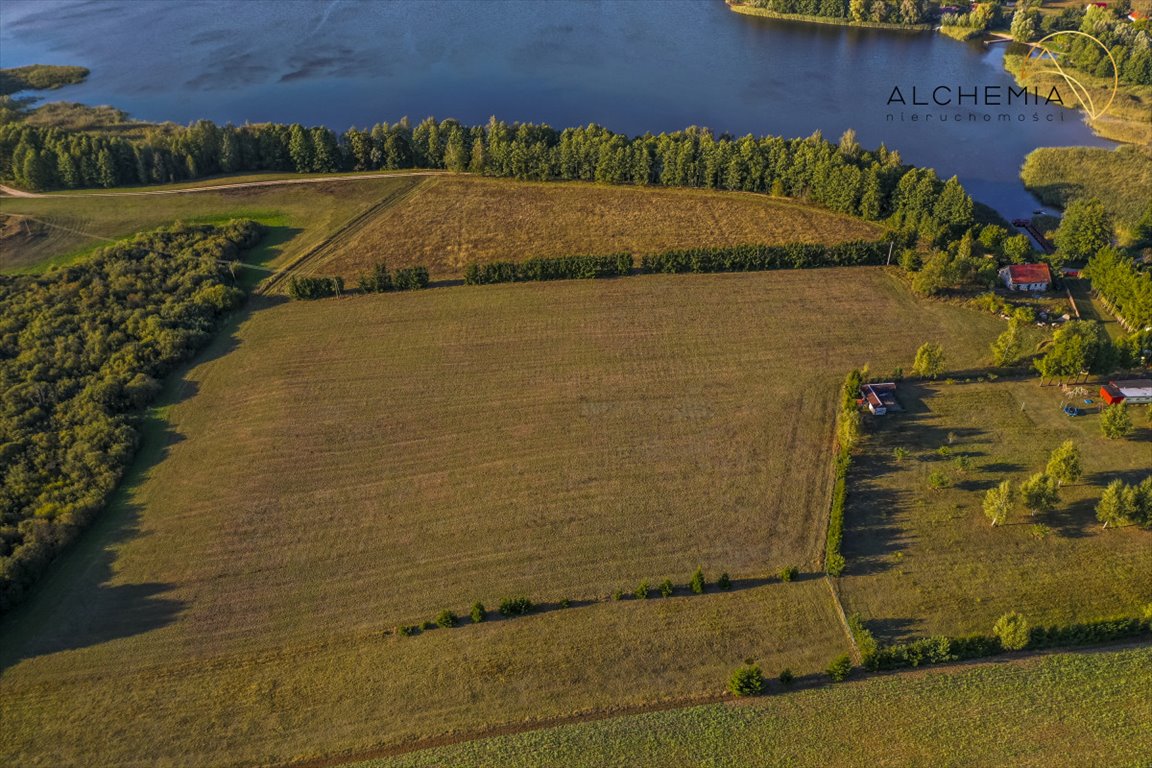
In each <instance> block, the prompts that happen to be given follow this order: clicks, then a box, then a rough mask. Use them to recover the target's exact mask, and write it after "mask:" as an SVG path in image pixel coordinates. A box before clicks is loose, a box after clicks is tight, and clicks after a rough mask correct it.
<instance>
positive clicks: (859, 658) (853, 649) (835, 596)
mask: <svg viewBox="0 0 1152 768" xmlns="http://www.w3.org/2000/svg"><path fill="white" fill-rule="evenodd" d="M824 583H825V584H827V585H828V591H829V592H830V593H831V594H832V603H833V604H834V605H835V606H836V618H838V619H839V620H840V626H841V628H843V630H844V636H845V637H847V638H848V649H849V651H850V653H851V654H852V663H853V664H855V665H856V666H858V667H859V666H862V665H863V664H864V656H863V655H862V654H861V653H860V646H858V645H856V638H855V637H853V635H852V627H850V626H848V615H847V614H846V613H844V605H843V604H842V603H841V602H840V595H839V593H837V591H836V586H835V585H834V584H833V583H832V577H831V576H829V575H828V574H824Z"/></svg>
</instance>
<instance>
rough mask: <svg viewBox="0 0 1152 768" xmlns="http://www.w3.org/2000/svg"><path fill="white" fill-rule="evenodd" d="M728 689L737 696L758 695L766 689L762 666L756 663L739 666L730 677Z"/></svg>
mask: <svg viewBox="0 0 1152 768" xmlns="http://www.w3.org/2000/svg"><path fill="white" fill-rule="evenodd" d="M728 690H729V691H731V692H732V693H733V694H735V695H736V696H758V695H759V694H760V693H761V692H763V690H764V675H763V674H762V673H761V672H760V667H759V666H757V665H755V664H746V665H744V666H742V667H737V668H736V670H735V671H734V672H732V675H731V677H729V678H728Z"/></svg>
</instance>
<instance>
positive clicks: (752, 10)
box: [724, 0, 934, 32]
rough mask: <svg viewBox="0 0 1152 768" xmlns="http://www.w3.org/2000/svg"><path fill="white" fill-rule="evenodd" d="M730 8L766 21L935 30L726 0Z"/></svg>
mask: <svg viewBox="0 0 1152 768" xmlns="http://www.w3.org/2000/svg"><path fill="white" fill-rule="evenodd" d="M724 1H725V3H726V4H727V5H728V8H729V9H731V10H733V11H735V12H736V13H742V14H744V15H745V16H759V17H761V18H765V19H779V20H781V21H800V22H805V23H808V24H830V25H832V26H837V27H857V28H860V29H888V30H894V31H896V32H930V31H932V30H933V29H934V27H933V25H932V24H890V23H888V22H884V21H852V20H851V19H841V18H837V17H833V16H807V15H804V14H799V13H777V12H776V11H769V10H768V9H766V8H756V7H753V6H750V5H744V4H742V3H737V2H733V0H724Z"/></svg>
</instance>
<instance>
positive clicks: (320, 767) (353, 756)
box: [273, 640, 1148, 768]
mask: <svg viewBox="0 0 1152 768" xmlns="http://www.w3.org/2000/svg"><path fill="white" fill-rule="evenodd" d="M1145 647H1148V642H1147V641H1143V640H1130V641H1128V642H1116V643H1111V644H1108V645H1099V646H1091V647H1087V648H1047V649H1044V650H1040V651H1025V652H1021V653H1013V654H1000V655H998V656H989V657H986V658H982V659H969V660H967V661H960V662H954V663H950V664H935V665H929V666H923V667H915V668H910V669H897V670H891V671H886V672H872V673H864V674H861V673H860V671H859V670H857V672H856V673H855V675H854V677H852V678H850V679H849V681H848V682H847V683H829V682H827V679H826V678H825V677H823V676H821V675H810V676H806V678H801V679H798V680H797V681H796V683H795V684H794V685H793V686H792V689H791V690H793V691H796V690H803V689H810V688H823V687H825V686H827V685H852V684H853V683H855V682H860V681H862V680H868V679H871V678H874V677H890V676H893V675H900V676H904V677H923V676H925V675H930V674H934V673H941V674H943V673H947V672H955V671H959V670H963V669H969V668H972V667H977V666H986V665H990V664H996V665H1000V666H1012V667H1018V666H1022V665H1024V664H1026V663H1027V662H1028V661H1030V660H1032V659H1035V658H1037V657H1043V656H1055V655H1058V654H1070V653H1075V654H1085V653H1099V652H1114V651H1123V650H1129V649H1133V648H1145ZM771 695H772V694H770V695H769V696H768V697H767V698H771ZM776 695H787V693H780V694H776ZM757 701H763V699H758V698H756V697H752V698H745V699H736V698H734V697H732V696H731V695H729V694H726V693H714V694H701V695H698V696H689V697H684V698H681V699H676V700H672V701H661V702H655V703H652V704H641V705H639V706H634V707H620V708H616V709H605V710H597V711H594V712H585V713H581V714H574V715H564V716H560V717H551V718H541V719H539V720H532V721H526V722H522V723H511V724H508V725H501V726H496V727H492V728H485V729H481V730H477V731H473V732H471V733H454V734H448V735H445V736H438V737H434V738H428V739H417V740H414V741H409V742H405V743H403V744H394V745H392V746H386V747H378V748H376V749H371V750H365V751H362V752H356V753H345V754H342V755H331V756H328V757H318V758H313V759H310V760H298V761H295V762H287V763H276V764H273V765H274V766H275V768H337V767H338V766H342V765H349V764H351V763H359V762H365V761H368V760H375V759H379V758H384V757H395V756H398V755H403V754H408V753H411V752H420V751H423V750H427V749H435V748H437V747H447V746H451V745H453V744H462V743H464V742H468V741H477V740H480V739H488V738H492V737H495V736H512V735H515V734H518V733H528V732H529V731H539V730H544V729H548V728H556V727H559V726H564V725H575V724H579V723H590V722H595V721H597V720H607V719H610V718H614V717H626V716H628V715H640V714H646V713H649V712H666V711H668V710H673V709H685V708H687V707H696V706H700V705H704V704H719V703H722V702H728V703H730V704H733V705H736V706H740V705H753V704H755V703H757Z"/></svg>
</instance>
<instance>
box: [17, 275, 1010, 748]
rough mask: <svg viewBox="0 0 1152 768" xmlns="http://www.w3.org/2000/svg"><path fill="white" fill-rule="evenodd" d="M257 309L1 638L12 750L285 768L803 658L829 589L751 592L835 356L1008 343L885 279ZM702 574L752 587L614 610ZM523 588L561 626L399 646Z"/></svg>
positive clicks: (804, 464) (671, 279)
mask: <svg viewBox="0 0 1152 768" xmlns="http://www.w3.org/2000/svg"><path fill="white" fill-rule="evenodd" d="M264 302H265V303H266V304H272V306H259V305H258V306H257V308H255V309H254V311H252V312H251V313H250V314H249V315H248V316H246V317H244V318H242V319H240V320H239V321H238V323H237V324H236V325H235V326H234V327H232V328H230V329H228V330H227V331H226V332H225V333H224V334H222V336H221V337H220V338H219V339H218V340H217V341H216V342H215V343H214V345H213V346H212V347H211V348H210V349H209V350H208V352H207V353H206V354H205V355H204V356H202V357H201V359H200V360H199V362H198V363H197V364H196V365H195V366H194V367H192V368H191V369H190V370H189V371H187V372H186V373H185V374H184V375H183V376H182V377H179V380H176V381H174V382H173V383H172V391H171V393H170V394H171V400H172V404H171V405H170V406H169V407H167V408H166V409H165V410H163V411H162V412H160V413H158V414H157V417H156V419H157V420H156V421H155V422H154V423H153V425H152V429H151V430H150V432H149V438H148V439H147V441H146V444H145V449H144V451H145V453H144V456H143V457H142V461H141V462H140V463H139V464H138V469H137V470H136V472H135V474H134V476H133V478H132V479H131V482H129V483H128V486H127V489H126V490H125V492H124V493H123V494H122V495H121V498H120V500H119V501H118V503H117V504H116V505H115V506H114V508H113V509H111V510H109V512H108V513H107V514H105V515H104V516H103V517H102V518H101V520H100V521H99V522H98V524H97V525H96V526H95V527H94V529H93V530H91V531H90V532H89V533H88V534H86V535H85V537H84V538H83V541H82V542H81V544H80V546H78V547H77V548H76V549H75V550H74V551H73V552H71V553H70V555H69V556H68V557H67V558H66V560H65V562H64V563H63V564H62V567H60V568H57V569H56V570H55V571H54V572H53V574H52V575H51V576H50V577H49V578H48V579H47V580H46V581H45V582H44V584H43V585H42V589H41V590H40V592H39V594H37V595H36V596H35V597H34V598H33V599H31V600H30V601H29V602H28V603H27V604H25V606H23V608H21V609H20V610H19V611H18V612H16V613H15V614H13V615H12V616H10V617H8V618H7V619H6V620H5V623H4V624H3V625H0V649H2V650H0V669H3V672H2V675H0V721H2V722H3V723H4V728H3V729H2V730H0V763H4V764H12V765H51V766H65V765H92V764H116V765H149V766H152V765H180V766H208V765H211V766H220V765H229V764H242V763H253V762H281V761H287V760H290V759H292V758H295V757H311V756H318V755H326V754H335V753H342V752H355V751H360V750H366V749H371V748H373V747H377V746H380V745H389V744H400V743H404V742H406V741H409V740H412V739H420V738H429V737H437V736H440V735H444V734H449V733H452V732H472V731H475V730H477V729H482V728H484V727H490V726H498V725H500V724H502V723H517V722H524V721H526V720H531V719H533V718H548V717H556V716H565V715H570V714H573V713H579V712H585V711H604V710H608V711H611V710H612V709H613V708H616V707H622V706H633V705H644V704H650V703H653V702H660V701H669V700H672V701H678V700H692V699H693V698H699V697H712V696H715V695H716V694H717V693H718V692H719V691H720V690H722V688H723V684H724V679H725V677H726V673H727V672H728V671H729V670H730V669H731V668H732V667H734V666H735V665H738V664H739V663H740V662H741V661H742V660H743V659H745V658H755V659H757V660H759V661H760V663H762V664H763V665H764V666H765V668H766V669H767V670H769V671H771V672H773V673H775V672H776V671H779V669H781V668H783V667H785V666H788V667H791V668H792V669H794V670H795V671H796V672H797V673H800V674H805V673H812V672H816V671H818V670H820V669H822V668H823V666H824V665H825V664H826V663H827V661H828V660H829V659H830V658H831V657H832V656H834V655H836V654H838V653H841V652H843V650H844V647H845V639H844V635H843V633H842V631H841V629H840V627H839V626H838V623H837V620H836V618H835V614H834V607H833V603H832V600H831V597H830V592H829V591H828V589H827V586H826V585H825V584H824V583H822V581H821V580H820V579H818V578H812V577H811V576H808V577H802V578H801V579H800V580H799V581H797V582H794V583H790V584H788V583H780V582H778V581H776V580H774V579H769V578H766V576H767V575H768V574H771V573H772V572H774V571H776V570H777V569H778V568H779V567H780V566H783V565H789V564H795V565H798V566H800V567H801V569H802V571H805V572H807V573H808V574H812V573H813V572H814V571H815V570H816V568H817V565H818V562H819V555H820V549H821V543H822V541H823V537H824V526H825V523H826V517H827V509H828V485H829V466H828V458H829V455H830V452H829V443H830V440H831V432H832V408H833V403H834V401H835V396H836V389H837V386H838V384H839V381H840V380H841V378H842V375H843V372H844V370H846V369H847V368H848V367H850V366H852V365H858V364H861V363H864V362H871V363H872V364H873V366H874V367H875V368H876V369H878V370H890V369H891V368H893V367H894V366H896V365H904V366H907V365H908V364H909V362H910V360H911V358H912V356H913V353H914V351H915V349H916V347H917V345H919V344H920V343H921V342H922V341H924V340H925V339H935V340H938V341H940V342H942V343H943V344H944V346H945V348H946V349H947V350H948V354H949V358H950V361H951V363H952V364H953V365H954V366H957V367H970V366H972V365H975V364H976V363H977V362H978V360H979V359H980V358H981V357H982V356H983V355H984V353H985V350H986V347H987V344H988V342H989V341H990V340H991V338H993V337H994V336H995V334H996V333H997V332H998V331H999V330H1000V325H999V321H998V320H997V319H995V318H994V317H992V316H990V315H983V314H977V313H974V312H971V311H968V310H964V309H961V308H959V307H956V306H954V305H951V304H946V303H936V302H921V301H918V300H916V299H914V298H913V297H912V296H911V295H910V293H909V292H908V291H907V289H906V288H905V287H904V285H903V284H902V283H901V282H900V281H899V280H898V279H897V278H895V277H894V276H892V275H890V274H888V273H886V272H884V271H883V270H878V269H827V270H809V271H796V272H773V273H758V274H735V275H704V276H691V277H688V276H645V277H636V278H629V279H622V280H612V281H595V282H592V281H589V282H580V281H578V282H564V283H556V284H524V285H501V286H489V287H482V288H442V289H434V290H430V291H424V292H418V293H412V294H389V295H373V296H364V297H356V298H352V299H343V300H335V299H333V300H324V301H321V302H315V303H312V302H300V303H286V302H285V303H275V302H273V301H272V300H271V299H268V300H264ZM877 318H882V319H883V323H884V328H885V330H884V332H883V333H868V332H867V330H866V329H868V328H870V327H874V326H875V321H876V320H877ZM697 565H701V566H703V567H704V568H705V570H706V571H707V572H708V574H709V575H710V577H712V578H715V576H716V575H717V574H718V573H719V572H720V571H721V570H728V571H730V572H731V573H732V576H733V577H734V579H735V580H736V586H737V589H736V590H734V591H733V592H731V593H727V594H725V593H719V592H715V591H714V590H713V591H711V592H710V593H709V594H706V595H702V596H694V595H689V594H687V593H686V590H684V589H683V587H681V590H680V594H678V595H677V596H675V597H673V598H669V599H663V598H658V597H654V598H650V599H649V600H647V601H639V600H636V599H628V600H623V601H620V602H615V601H612V600H608V599H605V598H606V596H607V595H609V594H610V593H612V592H613V591H614V590H616V589H624V590H628V591H631V590H632V589H633V588H634V587H635V586H636V585H637V583H638V582H639V581H641V580H643V579H647V580H649V581H650V582H651V583H652V585H653V586H655V585H656V584H657V583H658V582H659V581H660V580H662V579H664V578H665V577H669V578H672V579H674V580H676V581H677V582H678V583H679V584H681V585H683V584H684V583H685V582H686V581H687V579H688V577H689V576H690V574H691V572H692V570H693V569H694V568H695V567H696V566H697ZM520 594H523V595H527V596H529V597H530V598H532V599H533V600H536V601H537V602H540V603H544V604H547V605H548V606H549V607H550V608H552V609H550V610H546V611H543V612H541V613H538V614H535V615H532V616H529V617H525V618H518V619H511V620H501V621H492V622H490V623H487V624H482V625H479V626H472V625H468V626H461V627H457V628H454V629H433V630H430V631H427V632H424V633H421V634H419V635H416V636H413V637H401V636H397V635H395V634H390V633H386V630H390V629H391V628H393V627H395V626H396V625H399V624H410V623H416V622H421V621H425V620H431V619H432V618H433V617H434V616H435V615H436V613H437V612H438V611H440V610H441V609H443V608H451V609H453V610H455V611H456V612H457V613H460V614H466V613H467V610H468V607H469V605H470V604H471V602H472V601H473V600H477V599H479V600H483V601H484V602H485V603H486V604H487V605H488V606H489V607H490V608H494V607H495V606H496V604H497V603H498V601H499V599H500V598H501V597H503V596H515V595H520ZM563 598H572V599H573V600H574V601H576V602H575V604H574V605H573V607H571V608H567V609H560V608H558V607H556V606H557V605H558V603H559V601H560V600H561V599H563ZM93 723H100V724H101V725H100V726H99V727H93Z"/></svg>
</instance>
